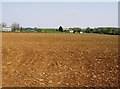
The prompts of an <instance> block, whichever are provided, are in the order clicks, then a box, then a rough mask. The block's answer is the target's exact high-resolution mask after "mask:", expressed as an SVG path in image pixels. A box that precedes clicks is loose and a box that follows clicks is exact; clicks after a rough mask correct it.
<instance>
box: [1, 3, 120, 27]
mask: <svg viewBox="0 0 120 89" xmlns="http://www.w3.org/2000/svg"><path fill="white" fill-rule="evenodd" d="M2 21H3V22H6V23H7V24H8V26H10V25H11V24H12V23H14V22H17V23H19V24H20V25H21V26H24V27H41V28H44V27H47V28H51V27H53V28H54V27H59V26H60V25H61V26H63V27H81V28H84V27H103V26H104V27H108V26H109V27H117V26H118V3H117V2H3V3H2Z"/></svg>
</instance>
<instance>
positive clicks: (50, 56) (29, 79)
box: [2, 33, 118, 87]
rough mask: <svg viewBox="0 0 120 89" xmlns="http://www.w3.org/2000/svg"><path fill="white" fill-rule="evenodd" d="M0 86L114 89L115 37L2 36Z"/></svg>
mask: <svg viewBox="0 0 120 89" xmlns="http://www.w3.org/2000/svg"><path fill="white" fill-rule="evenodd" d="M2 63H3V66H2V69H3V70H2V84H3V87H99V86H101V87H103V86H104V87H117V86H118V36H115V35H100V34H62V33H58V34H57V33H55V34H53V33H2Z"/></svg>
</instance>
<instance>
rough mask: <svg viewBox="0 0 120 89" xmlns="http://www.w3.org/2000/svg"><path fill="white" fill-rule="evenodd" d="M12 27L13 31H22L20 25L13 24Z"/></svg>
mask: <svg viewBox="0 0 120 89" xmlns="http://www.w3.org/2000/svg"><path fill="white" fill-rule="evenodd" d="M11 27H12V29H13V31H17V32H18V31H20V25H19V24H18V23H13V24H12V25H11Z"/></svg>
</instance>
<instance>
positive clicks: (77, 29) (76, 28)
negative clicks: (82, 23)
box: [72, 27, 81, 33]
mask: <svg viewBox="0 0 120 89" xmlns="http://www.w3.org/2000/svg"><path fill="white" fill-rule="evenodd" d="M72 30H73V31H74V33H75V32H78V33H79V32H81V28H79V27H75V28H72Z"/></svg>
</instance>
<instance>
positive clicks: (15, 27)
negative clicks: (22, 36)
mask: <svg viewBox="0 0 120 89" xmlns="http://www.w3.org/2000/svg"><path fill="white" fill-rule="evenodd" d="M2 27H7V24H6V23H2ZM10 27H11V28H12V32H39V33H69V32H70V30H73V32H72V33H80V32H83V33H97V34H110V35H120V28H115V27H99V28H90V27H87V28H84V29H83V28H79V27H74V28H68V29H64V28H63V27H62V26H60V27H59V28H58V29H55V28H37V27H34V28H31V27H27V28H24V27H21V26H20V24H18V23H13V24H12V25H11V26H10Z"/></svg>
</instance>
